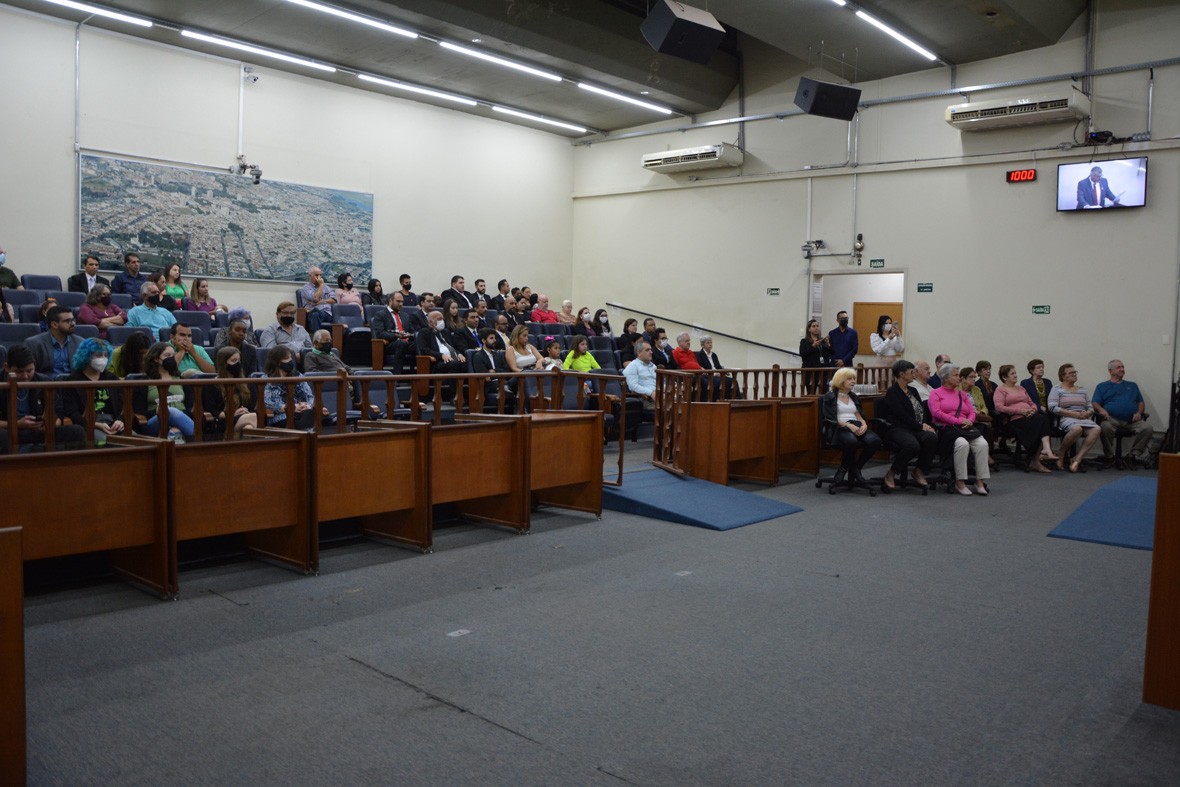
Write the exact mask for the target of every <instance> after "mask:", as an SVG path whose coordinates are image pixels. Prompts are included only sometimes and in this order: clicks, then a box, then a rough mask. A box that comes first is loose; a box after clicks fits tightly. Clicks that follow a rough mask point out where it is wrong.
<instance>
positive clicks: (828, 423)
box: [815, 391, 880, 497]
mask: <svg viewBox="0 0 1180 787" xmlns="http://www.w3.org/2000/svg"><path fill="white" fill-rule="evenodd" d="M829 397H831V400H832V401H831V404H830V407H825V406H824V402H825V401H826V400H827V399H828V398H829ZM835 398H836V392H835V391H829V392H828V393H827V394H825V396H824V398H823V399H822V400H821V402H820V414H819V430H820V439H821V440H822V443H823V446H824V448H832V449H835V450H837V451H841V453H842V457H841V461H840V467H838V468H837V469H836V472H834V473H832V475H830V476H826V477H825V476H824V475H823V474H822V471H821V473H819V474H817V475H816V477H815V488H816V489H822V488H823V486H824V484H827V485H828V494H829V495H834V494H836V490H837V489H867V490H868V492H869V497H876V496H877V487H878V486H880V481H879V480H876V481H869V480H868V479H867V478H865V477H864V476H862V475H861V474H860V468H859V467H858V466H855V465H854V466H852V467H849V466H848V465H847V458H846V457H847V456H848V454H849V453H852V454H853V455H854V456H855V450H854V451H852V452H849V451H845V450H844V449H845V446H844V445H843V444H842V442H841V440H840V439H839V438H840V429H841V427H840V426H839V424H838V423H837V422H836V418H835ZM829 409H830V412H829V413H828V415H829V416H830V417H827V418H825V417H824V415H825V410H829ZM857 409H858V410H859V409H860V408H859V406H858V407H857ZM864 437H866V438H872V441H871V442H869V441H868V440H866V441H863V442H862V441H858V442H859V443H860V448H859V450H860V452H861V454H862V457H863V455H864V452H865V451H866V450H868V447H869V445H872V443H876V445H877V446H879V445H880V438H879V437H877V435H876V433H875V432H873V431H872V430H871V429H870V430H869V431H867V432H865V435H864ZM873 450H875V448H874V449H873ZM871 453H872V452H871V451H870V454H871Z"/></svg>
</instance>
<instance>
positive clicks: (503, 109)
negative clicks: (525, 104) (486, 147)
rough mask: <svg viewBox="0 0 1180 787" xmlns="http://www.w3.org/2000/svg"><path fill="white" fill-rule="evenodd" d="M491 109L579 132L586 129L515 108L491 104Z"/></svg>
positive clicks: (582, 132) (583, 131) (581, 132)
mask: <svg viewBox="0 0 1180 787" xmlns="http://www.w3.org/2000/svg"><path fill="white" fill-rule="evenodd" d="M492 111H493V112H503V113H504V114H505V115H512V116H513V117H518V118H524V119H525V120H531V121H533V122H534V123H547V124H548V125H550V126H557V127H558V128H568V129H569V130H570V131H577V132H578V133H580V134H585V133H586V129H584V128H582V127H581V126H575V125H574V124H573V123H562V122H561V121H560V120H550V119H549V118H543V117H541V116H540V115H530V114H529V113H528V112H521V111H520V110H517V109H509V108H508V107H497V106H493V107H492Z"/></svg>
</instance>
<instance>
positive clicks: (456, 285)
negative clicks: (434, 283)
mask: <svg viewBox="0 0 1180 787" xmlns="http://www.w3.org/2000/svg"><path fill="white" fill-rule="evenodd" d="M464 284H465V282H464V279H463V277H462V276H459V275H455V276H452V277H451V286H450V287H449V288H448V289H445V290H443V291H442V293H440V294H439V296H438V297H439V298H440V299H442V303H443V305H444V306H445V305H446V302H447V301H448V300H452V301H454V302H455V303H457V304H458V305H459V308H460V309H470V308H471V307H472V306H474V305H475V304H474V303H472V299H471V297H470V296H469V295H468V293H467V289H466V287H465V286H464ZM443 315H444V316H446V312H445V311H444V312H443Z"/></svg>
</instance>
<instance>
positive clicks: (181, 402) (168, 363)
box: [131, 342, 208, 440]
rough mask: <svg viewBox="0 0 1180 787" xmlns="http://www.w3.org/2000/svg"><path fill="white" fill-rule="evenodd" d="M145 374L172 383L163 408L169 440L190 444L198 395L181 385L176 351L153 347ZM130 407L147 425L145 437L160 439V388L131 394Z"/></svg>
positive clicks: (158, 345)
mask: <svg viewBox="0 0 1180 787" xmlns="http://www.w3.org/2000/svg"><path fill="white" fill-rule="evenodd" d="M143 371H144V374H145V375H147V378H148V379H149V380H161V381H163V382H165V383H169V385H168V387H167V389H165V390H166V391H167V393H166V394H165V397H164V404H165V406H166V407H167V409H168V436H169V437H170V438H174V437H175V435H178V434H179V435H181V436H182V437H183V438H184V439H185V440H191V439H192V437H193V434H194V431H193V419H192V415H191V413H192V411H193V401H194V396H195V395H194V393H193V388H192V386H189V385H179V384H178V382H179V380H180V370H179V369H178V368H177V365H176V350H174V349H173V347H172V345H171V344H169V343H168V342H158V343H156V344H153V345H152V346H151V347H149V348H148V351H147V355H146V356H144V359H143ZM173 381H177V383H173ZM131 406H132V408H133V409H134V410H135V413H136V415H137V416H139V417H141V418H143V419H144V421H145V422H144V424H143V426H142V427H141V431H142V432H143V434H146V435H148V436H149V437H155V436H157V435H158V434H159V432H160V416H159V409H160V389H159V387H157V386H155V385H149V386H144V387H141V388H136V389H135V391H134V393H133V394H132V398H131ZM206 415H208V414H206Z"/></svg>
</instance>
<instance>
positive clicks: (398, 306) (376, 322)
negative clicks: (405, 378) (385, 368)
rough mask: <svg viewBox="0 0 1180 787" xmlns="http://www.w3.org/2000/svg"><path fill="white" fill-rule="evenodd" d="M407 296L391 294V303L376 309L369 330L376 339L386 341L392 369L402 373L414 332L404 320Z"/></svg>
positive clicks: (396, 372)
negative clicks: (403, 308) (404, 304)
mask: <svg viewBox="0 0 1180 787" xmlns="http://www.w3.org/2000/svg"><path fill="white" fill-rule="evenodd" d="M404 302H405V297H404V296H403V295H402V294H401V292H395V293H394V294H393V295H391V296H389V303H388V305H387V306H386V307H385V308H384V309H380V310H374V312H373V316H372V318H370V320H369V330H370V331H372V334H373V338H374V339H381V340H382V341H383V342H385V358H386V360H392V361H393V367H392V371H393V373H394V374H401V373H402V371H403V369H404V368H405V363H406V353H408V352H409V351H410V347H411V346H412V345H411V344H410V339H411V337H412V332H411V330H410V328H409V326H408V325H406V323H405V322H404V321H403V320H402V315H401V311H402V304H403V303H404Z"/></svg>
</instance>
